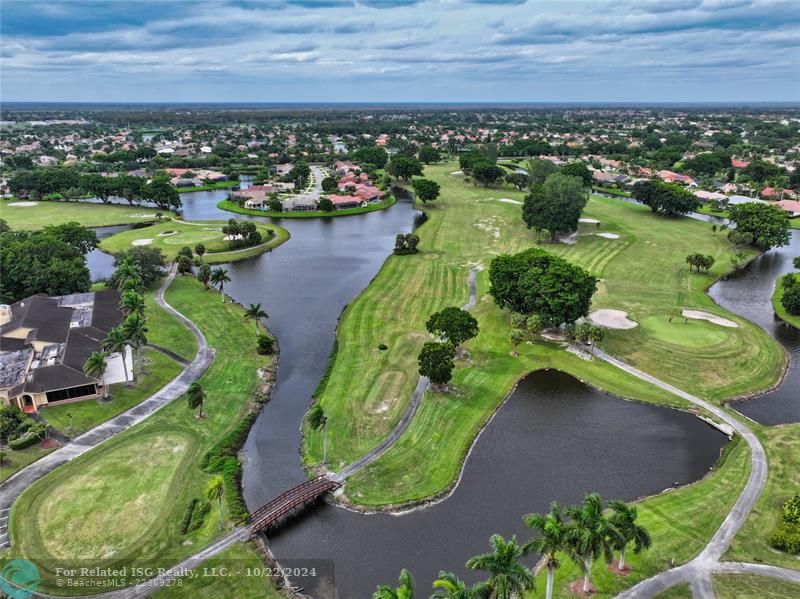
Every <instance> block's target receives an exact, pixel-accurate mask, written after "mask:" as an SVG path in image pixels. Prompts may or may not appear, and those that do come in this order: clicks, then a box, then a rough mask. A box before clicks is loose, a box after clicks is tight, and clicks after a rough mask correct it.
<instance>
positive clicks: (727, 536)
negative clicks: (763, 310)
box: [595, 349, 800, 599]
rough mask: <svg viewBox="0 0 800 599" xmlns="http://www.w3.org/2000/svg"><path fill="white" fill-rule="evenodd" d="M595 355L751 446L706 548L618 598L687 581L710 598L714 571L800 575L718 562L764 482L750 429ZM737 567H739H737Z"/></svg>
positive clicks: (760, 453)
mask: <svg viewBox="0 0 800 599" xmlns="http://www.w3.org/2000/svg"><path fill="white" fill-rule="evenodd" d="M595 355H596V356H598V357H599V358H601V359H603V360H605V361H606V362H608V363H609V364H612V365H614V366H616V367H617V368H620V369H621V370H624V371H625V372H627V373H629V374H632V375H633V376H635V377H637V378H639V379H641V380H644V381H647V382H648V383H651V384H652V385H655V386H656V387H659V388H661V389H664V390H665V391H669V392H670V393H672V394H674V395H677V396H678V397H682V398H683V399H685V400H686V401H688V402H690V403H693V404H694V405H696V406H699V407H701V408H704V409H705V410H708V411H709V412H711V413H712V414H714V415H715V416H716V417H717V418H719V419H720V420H722V421H723V422H724V423H726V424H727V425H729V426H730V427H731V428H732V429H733V430H735V431H736V432H737V433H738V434H739V435H740V436H741V437H742V438H743V439H744V440H745V442H746V443H747V445H748V447H749V448H750V460H751V470H750V477H749V478H748V479H747V483H746V484H745V486H744V489H742V492H741V494H740V495H739V498H738V499H737V500H736V503H735V504H734V505H733V508H732V509H731V511H730V512H729V513H728V515H727V516H726V517H725V520H724V521H723V523H722V525H721V526H720V527H719V529H718V530H717V531H716V532H715V533H714V536H712V537H711V539H710V540H709V542H708V544H707V545H706V546H705V548H704V549H703V550H702V551H701V552H700V553H699V554H698V555H697V556H696V557H695V558H694V559H692V560H690V561H689V562H687V563H686V564H684V565H682V566H679V567H677V568H672V569H671V570H667V571H665V572H661V573H660V574H657V575H656V576H653V577H652V578H648V579H646V580H643V581H642V582H640V583H638V584H637V585H635V586H633V587H631V588H630V589H628V590H627V591H624V592H622V593H620V594H619V595H618V596H617V597H619V598H625V599H649V598H650V597H654V596H656V595H658V594H659V593H661V592H662V591H664V590H666V589H668V588H670V587H672V586H675V585H676V584H681V583H689V587H690V588H691V590H692V595H693V596H694V597H698V598H703V599H705V598H713V597H714V596H715V595H714V589H713V586H712V579H711V575H712V573H713V572H722V571H732V572H733V571H739V572H753V573H758V572H755V571H754V570H755V569H758V568H762V569H763V568H767V569H768V570H769V572H770V574H769V575H770V576H772V577H774V578H780V579H782V580H787V581H790V582H796V581H797V580H798V577H800V573H798V572H794V571H792V570H786V569H784V568H774V567H769V566H766V567H764V566H760V565H758V564H731V563H728V562H720V558H721V557H722V555H723V554H724V553H725V551H727V549H728V547H730V544H731V542H732V541H733V538H734V537H735V536H736V533H737V532H739V529H740V528H741V527H742V525H743V524H744V522H745V520H746V519H747V516H748V515H749V514H750V511H751V510H752V509H753V506H754V505H755V503H756V501H757V500H758V497H759V495H760V494H761V491H762V490H763V489H764V485H765V484H766V481H767V468H768V467H767V456H766V454H765V452H764V447H763V446H762V445H761V442H760V441H759V440H758V438H757V437H756V436H755V435H754V434H753V431H751V430H750V428H749V427H748V426H747V425H745V424H743V423H742V422H741V421H739V420H738V419H736V418H734V417H733V416H731V415H730V414H729V413H728V412H726V411H725V410H724V409H722V408H721V407H719V406H717V405H714V404H711V403H709V402H707V401H705V400H703V399H700V398H699V397H695V396H694V395H691V394H689V393H686V392H685V391H682V390H681V389H678V388H677V387H674V386H673V385H670V384H669V383H665V382H663V381H661V380H659V379H657V378H655V377H654V376H651V375H649V374H647V373H644V372H642V371H641V370H638V369H636V368H634V367H633V366H631V365H630V364H627V363H625V362H623V361H622V360H619V359H618V358H614V357H613V356H610V355H608V354H607V353H605V352H603V351H601V350H599V349H598V350H595ZM736 568H738V570H737V569H736ZM764 575H767V574H764Z"/></svg>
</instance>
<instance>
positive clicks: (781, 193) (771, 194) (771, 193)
mask: <svg viewBox="0 0 800 599" xmlns="http://www.w3.org/2000/svg"><path fill="white" fill-rule="evenodd" d="M761 197H762V198H766V199H768V200H783V199H784V198H789V199H792V200H793V199H795V198H796V197H797V195H796V194H795V192H793V191H792V190H791V189H775V188H774V187H765V188H764V189H762V190H761Z"/></svg>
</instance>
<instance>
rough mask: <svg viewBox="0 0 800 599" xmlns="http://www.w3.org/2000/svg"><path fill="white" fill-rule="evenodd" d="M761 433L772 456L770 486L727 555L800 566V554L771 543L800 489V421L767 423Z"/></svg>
mask: <svg viewBox="0 0 800 599" xmlns="http://www.w3.org/2000/svg"><path fill="white" fill-rule="evenodd" d="M758 434H759V438H760V439H761V442H762V444H763V445H764V448H765V449H766V451H767V458H768V459H769V478H768V479H767V486H766V487H765V488H764V491H763V492H762V493H761V497H759V499H758V503H756V505H755V507H754V508H753V511H752V512H751V513H750V516H749V517H748V519H747V521H746V522H745V524H744V526H743V527H742V529H741V530H740V531H739V534H738V535H736V538H735V539H734V540H733V543H732V544H731V547H730V549H729V550H728V552H727V553H726V554H725V556H724V559H726V560H730V561H746V562H758V563H766V564H773V565H776V566H783V567H784V568H794V569H795V570H800V558H799V557H797V556H794V555H789V554H787V553H784V552H782V551H778V550H777V549H774V548H772V547H771V546H770V544H769V537H770V536H771V535H772V533H773V532H775V528H776V527H777V526H778V523H779V522H780V517H781V511H782V507H783V504H784V503H785V502H786V501H787V500H788V499H790V498H791V497H792V496H793V495H794V494H795V493H799V492H800V468H798V459H800V424H791V425H781V426H776V427H763V428H760V430H759V433H758Z"/></svg>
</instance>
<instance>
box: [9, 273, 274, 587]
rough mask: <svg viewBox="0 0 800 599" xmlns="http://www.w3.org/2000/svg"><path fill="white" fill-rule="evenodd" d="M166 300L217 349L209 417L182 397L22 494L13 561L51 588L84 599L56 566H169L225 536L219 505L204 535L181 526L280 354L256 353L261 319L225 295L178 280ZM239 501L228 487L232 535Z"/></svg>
mask: <svg viewBox="0 0 800 599" xmlns="http://www.w3.org/2000/svg"><path fill="white" fill-rule="evenodd" d="M166 299H167V301H168V302H169V303H170V304H171V305H172V306H173V307H175V309H176V310H178V311H180V312H182V313H183V314H184V315H186V316H187V317H188V318H189V319H191V320H192V321H193V322H194V323H195V324H197V326H198V327H200V329H201V330H202V331H203V333H204V334H205V336H206V338H207V340H208V343H209V346H211V347H213V348H215V349H216V356H215V358H214V361H213V363H212V365H211V367H210V368H209V369H208V371H207V372H206V373H205V374H204V375H203V376H202V377H201V378H200V379H199V382H200V384H201V385H202V387H203V389H204V390H205V391H206V393H207V398H206V401H205V407H204V412H205V413H206V417H205V418H202V419H200V418H198V417H197V410H196V409H194V410H191V409H189V408H188V406H187V403H186V401H185V400H184V399H183V398H179V399H177V400H175V402H173V403H171V404H170V405H168V406H166V407H164V408H163V409H161V410H160V411H158V412H156V413H155V414H153V415H152V416H150V417H149V418H147V419H146V420H145V421H143V422H141V423H140V424H138V425H136V426H135V427H133V428H131V429H130V430H128V431H126V432H124V433H121V434H120V435H118V436H116V437H114V438H113V439H111V440H109V441H107V442H105V443H103V444H102V445H100V446H99V447H97V448H95V449H92V450H91V451H89V452H87V453H86V454H84V455H82V456H80V457H79V458H77V459H76V460H74V461H72V462H70V463H68V464H66V465H64V466H62V467H60V468H58V469H57V470H55V471H53V472H52V473H50V474H48V475H47V476H45V477H44V478H42V479H40V480H39V481H37V482H36V483H34V484H33V485H31V486H30V487H29V488H28V489H27V490H26V491H25V492H24V493H23V494H22V495H21V496H20V498H19V499H18V500H17V502H16V503H15V504H14V507H13V509H12V511H11V514H10V518H9V524H10V536H11V540H12V543H13V545H12V547H11V549H10V550H9V552H8V557H20V558H22V557H25V558H30V559H33V560H34V561H35V562H36V564H37V566H38V567H39V569H40V572H41V573H42V586H41V588H40V590H41V591H42V592H46V593H52V594H59V595H68V594H72V595H75V594H85V593H86V592H87V589H83V588H57V587H56V586H55V581H54V572H55V570H54V569H55V568H57V567H66V565H67V564H73V565H75V564H77V563H78V562H79V561H80V560H82V559H84V560H89V561H90V562H91V563H92V564H93V565H96V566H101V567H109V568H113V567H122V566H125V565H127V566H128V568H130V567H131V566H133V565H137V564H138V565H142V566H149V567H162V566H163V567H168V566H171V565H174V564H176V563H178V562H179V561H180V560H181V559H183V558H185V557H187V556H188V555H190V554H192V553H194V552H196V551H197V549H198V548H200V547H204V546H206V545H207V544H208V543H209V542H211V541H213V540H214V539H216V538H218V537H219V536H221V535H223V534H225V531H222V532H221V531H219V528H218V523H217V511H216V506H213V507H212V509H211V511H210V512H209V514H208V515H207V516H206V518H205V520H204V521H203V523H202V525H201V526H200V527H199V529H197V530H195V531H192V532H189V533H188V534H182V532H181V523H182V520H183V517H184V512H185V510H186V507H187V505H188V504H189V502H190V501H191V500H193V499H204V497H205V495H204V493H205V487H206V484H207V483H208V481H209V480H210V479H211V477H212V476H214V473H213V472H209V471H207V470H204V469H203V467H202V466H203V464H204V458H205V456H206V454H208V453H209V451H210V450H211V449H212V448H214V447H215V446H216V445H217V444H218V443H219V442H220V440H221V439H224V438H226V436H227V435H230V434H231V433H232V432H234V431H236V430H237V429H239V428H240V427H241V423H242V422H243V421H245V419H246V416H247V415H248V414H250V413H251V412H252V411H253V409H254V407H255V403H254V395H255V392H256V390H257V387H258V385H259V376H258V370H259V369H260V368H265V367H268V366H269V365H270V364H271V362H272V358H271V357H269V356H266V357H265V356H260V355H258V354H257V353H256V351H255V350H256V344H255V339H254V334H253V327H252V323H248V322H247V321H245V320H244V319H243V313H244V310H243V309H242V307H241V306H239V305H237V304H234V303H231V302H226V303H224V304H223V303H222V302H221V301H220V298H219V294H218V293H215V292H214V291H211V290H209V291H204V290H203V286H202V285H201V284H200V283H198V282H197V281H196V280H195V279H193V278H191V277H178V278H176V279H175V280H174V281H173V283H172V285H171V286H170V288H169V289H168V290H167V293H166ZM154 448H157V451H155V450H154ZM229 486H230V485H229ZM234 501H237V502H238V501H239V499H238V489H236V488H227V489H226V491H225V495H224V499H223V521H224V528H225V530H226V531H227V530H229V529H230V528H231V527H232V526H233V525H234V519H235V518H234V517H232V514H233V513H234V512H232V506H233V505H234V504H233V503H232V502H234ZM236 509H238V506H237V508H236ZM81 563H86V562H81ZM101 590H102V589H97V591H98V592H99V591H101Z"/></svg>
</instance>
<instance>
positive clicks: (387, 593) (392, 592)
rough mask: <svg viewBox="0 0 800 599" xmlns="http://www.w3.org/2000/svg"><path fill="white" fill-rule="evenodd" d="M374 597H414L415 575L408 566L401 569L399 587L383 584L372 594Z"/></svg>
mask: <svg viewBox="0 0 800 599" xmlns="http://www.w3.org/2000/svg"><path fill="white" fill-rule="evenodd" d="M372 599H414V577H413V576H412V575H411V572H409V571H408V570H407V569H406V568H403V569H402V570H400V577H399V578H398V579H397V588H394V589H393V588H392V587H390V586H386V585H381V586H379V587H378V589H377V590H376V591H375V592H374V593H373V594H372Z"/></svg>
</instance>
